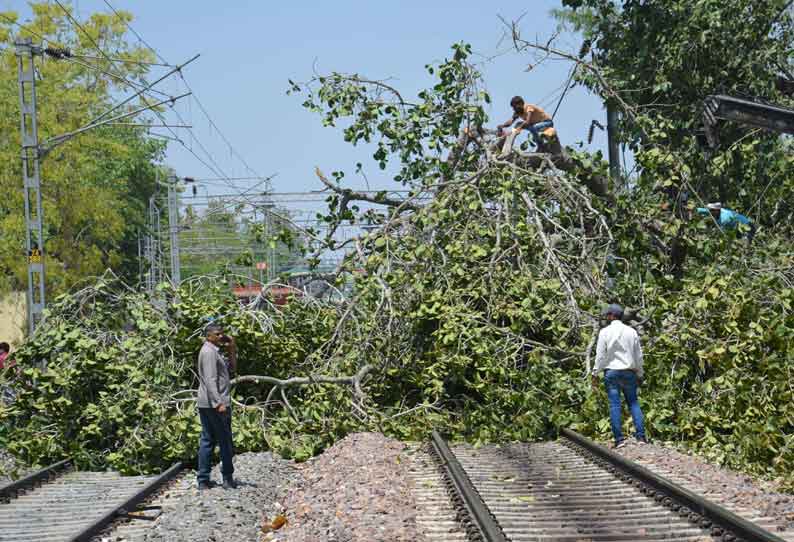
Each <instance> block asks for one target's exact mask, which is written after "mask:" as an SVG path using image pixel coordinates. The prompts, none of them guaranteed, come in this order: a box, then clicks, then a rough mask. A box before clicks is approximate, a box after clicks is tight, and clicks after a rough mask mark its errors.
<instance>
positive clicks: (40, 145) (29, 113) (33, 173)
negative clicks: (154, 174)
mask: <svg viewBox="0 0 794 542" xmlns="http://www.w3.org/2000/svg"><path fill="white" fill-rule="evenodd" d="M14 45H15V46H16V56H17V74H18V82H19V112H20V116H21V120H20V128H21V133H22V178H23V182H24V188H25V230H26V231H25V247H26V249H27V252H28V254H27V258H28V294H27V316H28V331H29V333H30V334H31V335H33V333H34V332H35V330H36V326H37V325H38V324H39V322H40V321H41V319H42V316H43V313H44V307H45V290H44V233H43V223H44V212H43V210H42V205H41V160H42V158H44V156H45V155H46V154H47V153H48V152H50V151H51V150H52V149H53V148H55V147H56V146H58V145H60V144H62V143H65V142H67V141H69V140H70V139H72V138H73V137H75V136H78V135H80V134H82V133H84V132H87V131H88V130H93V129H94V128H98V127H100V126H105V125H109V124H114V123H117V122H118V121H121V120H124V119H126V118H128V117H132V116H134V115H137V114H138V113H142V112H143V111H147V110H150V109H153V108H155V107H158V106H160V105H164V104H166V103H170V104H173V103H174V102H176V100H179V99H181V98H184V97H185V96H188V95H190V94H191V93H190V92H187V93H184V94H182V95H180V96H174V97H171V98H169V99H167V100H161V101H159V102H157V103H155V104H151V105H147V106H146V107H140V108H138V109H135V110H132V111H127V112H125V113H120V114H118V115H116V116H114V117H112V118H107V119H105V117H106V116H108V115H109V114H110V113H111V112H113V111H115V110H116V109H118V108H119V107H120V106H121V105H123V104H125V103H128V102H129V101H130V100H131V99H132V98H134V97H135V96H139V95H141V94H142V93H144V92H145V91H147V90H149V89H151V88H152V85H147V86H146V88H144V89H143V90H139V91H138V92H137V93H136V94H134V95H133V96H132V97H129V98H127V99H126V100H124V101H122V102H121V103H120V104H117V105H116V106H114V107H112V108H111V109H109V110H108V111H106V112H105V113H103V114H102V115H100V116H99V117H97V118H96V119H94V120H93V121H91V122H89V123H88V124H86V125H84V126H82V127H80V128H77V129H76V130H73V131H71V132H67V133H65V134H61V135H58V136H54V137H51V138H49V139H47V140H45V141H43V142H39V131H38V118H37V115H36V65H35V61H34V59H35V57H36V56H38V55H42V54H44V53H46V54H48V55H49V56H52V57H53V58H63V57H64V56H70V55H71V53H69V52H68V51H64V50H54V49H50V48H47V49H43V48H42V47H39V46H34V45H33V40H32V39H31V38H19V39H17V40H16V41H15V43H14ZM196 58H198V55H197V56H195V57H193V58H192V59H190V60H189V61H188V62H186V63H185V64H187V63H189V62H192V61H193V60H195V59H196ZM185 64H183V65H182V66H178V67H176V68H174V69H173V70H172V71H171V72H170V73H169V74H168V75H171V74H172V73H176V72H178V71H179V70H180V69H181V68H182V67H184V66H185ZM168 75H166V76H163V77H162V78H160V79H158V80H157V81H156V82H155V83H157V82H160V81H162V80H163V79H165V77H167V76H168ZM155 83H153V84H155ZM103 119H104V120H103Z"/></svg>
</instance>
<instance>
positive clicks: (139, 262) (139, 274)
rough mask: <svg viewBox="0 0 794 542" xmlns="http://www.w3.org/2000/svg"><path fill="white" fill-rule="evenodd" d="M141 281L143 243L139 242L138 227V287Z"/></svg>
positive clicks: (139, 233)
mask: <svg viewBox="0 0 794 542" xmlns="http://www.w3.org/2000/svg"><path fill="white" fill-rule="evenodd" d="M142 283H143V243H142V242H141V230H140V228H139V229H138V285H137V286H138V288H140V287H141V284H142Z"/></svg>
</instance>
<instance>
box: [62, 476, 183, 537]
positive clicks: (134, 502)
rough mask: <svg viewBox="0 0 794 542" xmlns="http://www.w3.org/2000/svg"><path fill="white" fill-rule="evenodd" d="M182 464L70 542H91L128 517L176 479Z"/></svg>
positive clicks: (155, 480) (153, 481)
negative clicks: (116, 522) (120, 518)
mask: <svg viewBox="0 0 794 542" xmlns="http://www.w3.org/2000/svg"><path fill="white" fill-rule="evenodd" d="M182 468H183V467H182V463H181V462H180V463H174V464H173V465H172V466H171V468H169V469H168V470H167V471H165V472H164V473H162V474H161V475H160V476H158V477H157V478H155V479H154V480H152V481H151V482H149V483H148V484H146V485H145V486H144V487H143V488H142V489H141V490H140V491H139V492H138V493H136V494H135V495H133V496H132V497H130V498H129V499H127V500H126V501H124V502H123V503H122V504H121V506H117V507H115V508H114V509H113V510H110V511H109V512H107V513H106V514H105V515H103V516H102V517H101V518H99V519H98V520H96V521H95V522H94V523H93V524H91V525H89V526H88V527H86V528H85V529H84V530H83V531H82V532H80V533H79V534H77V535H75V536H73V537H72V538H70V539H69V542H89V541H90V540H91V539H92V538H93V537H94V536H96V535H98V534H99V533H101V532H102V531H103V530H104V529H105V528H106V527H107V526H108V525H110V524H111V523H113V521H115V520H116V519H117V518H118V517H119V516H124V515H127V514H128V513H129V512H132V511H134V509H135V507H136V506H138V505H139V504H141V503H142V502H144V501H145V500H146V499H148V498H149V497H150V496H151V495H152V494H153V493H155V492H156V491H157V490H158V489H160V486H162V485H163V484H165V483H166V482H168V481H170V480H171V479H172V478H174V477H175V476H176V475H177V474H179V472H180V471H181V470H182Z"/></svg>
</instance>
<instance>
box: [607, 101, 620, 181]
mask: <svg viewBox="0 0 794 542" xmlns="http://www.w3.org/2000/svg"><path fill="white" fill-rule="evenodd" d="M607 139H608V141H609V174H610V176H611V177H612V182H613V183H616V182H618V179H619V178H620V156H619V154H618V113H617V111H616V110H615V106H613V105H610V104H609V103H607Z"/></svg>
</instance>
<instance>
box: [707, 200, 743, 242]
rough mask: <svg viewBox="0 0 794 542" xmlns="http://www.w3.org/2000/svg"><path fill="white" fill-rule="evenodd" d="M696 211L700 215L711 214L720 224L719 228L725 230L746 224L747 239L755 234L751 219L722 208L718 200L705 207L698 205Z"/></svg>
mask: <svg viewBox="0 0 794 542" xmlns="http://www.w3.org/2000/svg"><path fill="white" fill-rule="evenodd" d="M697 212H698V214H701V215H711V216H712V217H713V218H714V220H716V221H717V224H719V225H720V228H723V229H726V230H733V229H736V228H737V227H738V226H739V224H743V225H745V226H747V227H748V228H749V229H750V231H749V232H747V239H748V240H752V238H753V235H755V225H754V224H753V222H752V220H750V219H749V218H747V217H746V216H744V215H743V214H741V213H737V212H736V211H733V210H731V209H724V208H723V207H722V204H721V203H720V202H716V203H709V204H708V205H706V207H698V208H697Z"/></svg>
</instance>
